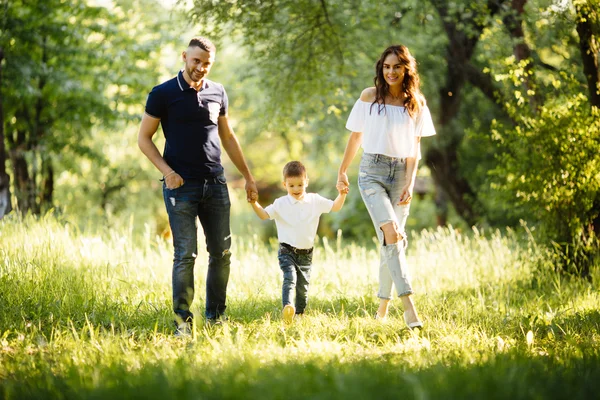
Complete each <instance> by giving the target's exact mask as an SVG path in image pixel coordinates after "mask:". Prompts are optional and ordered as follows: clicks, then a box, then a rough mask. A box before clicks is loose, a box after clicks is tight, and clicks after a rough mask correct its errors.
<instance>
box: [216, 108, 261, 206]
mask: <svg viewBox="0 0 600 400" xmlns="http://www.w3.org/2000/svg"><path fill="white" fill-rule="evenodd" d="M218 127H219V137H220V138H221V144H222V145H223V148H224V149H225V151H226V152H227V155H228V156H229V158H230V159H231V161H232V162H233V165H235V167H236V168H237V169H238V171H240V173H241V174H242V175H243V176H244V179H245V180H246V199H247V200H248V201H251V199H255V194H258V189H257V188H256V183H255V182H254V177H253V176H252V174H251V173H250V169H249V168H248V164H246V159H245V158H244V153H243V152H242V147H241V146H240V142H239V141H238V139H237V137H236V136H235V133H233V129H232V128H231V126H230V125H229V119H228V118H227V115H221V116H219V121H218Z"/></svg>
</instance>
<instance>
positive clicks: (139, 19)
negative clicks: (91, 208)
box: [0, 0, 162, 214]
mask: <svg viewBox="0 0 600 400" xmlns="http://www.w3.org/2000/svg"><path fill="white" fill-rule="evenodd" d="M152 10H154V11H155V12H157V15H162V14H161V12H160V7H159V6H158V5H157V4H156V3H154V2H152V1H150V0H148V1H131V0H122V1H115V2H114V8H112V9H110V10H109V9H107V8H105V7H96V6H90V5H88V4H87V2H86V1H84V0H70V1H59V0H34V1H22V0H14V1H11V2H9V3H8V5H7V6H6V7H5V9H4V18H3V19H2V26H1V28H2V31H1V35H0V48H2V49H3V50H4V56H5V64H4V69H3V72H4V73H5V76H4V79H3V80H2V86H1V87H0V90H1V93H2V98H3V99H4V100H5V103H4V114H3V115H4V121H5V124H4V125H3V126H4V128H5V130H4V136H5V137H4V139H5V142H6V144H7V150H8V155H9V159H10V166H11V169H12V175H13V188H14V193H15V197H16V200H17V202H16V206H17V209H18V210H19V211H21V212H32V213H34V214H37V213H40V212H42V211H44V210H45V209H47V208H49V207H51V206H52V198H53V192H54V186H55V175H56V173H55V168H56V161H57V158H65V157H74V156H84V157H89V158H92V159H94V160H98V161H100V160H102V159H103V157H104V155H103V154H99V153H94V152H93V151H92V150H91V149H90V148H89V147H87V146H84V145H82V142H83V140H82V139H83V138H84V137H86V136H88V135H90V134H91V131H92V127H93V126H97V125H99V124H102V125H104V126H106V127H110V126H111V124H112V123H114V122H115V121H118V120H121V119H127V118H131V113H132V112H134V113H135V114H136V116H137V113H139V108H135V107H133V106H134V105H137V104H139V103H140V102H142V101H143V100H142V99H143V97H144V96H145V94H146V93H147V83H146V82H148V81H156V79H157V72H156V71H158V68H157V67H156V65H157V62H158V57H157V56H156V53H155V51H156V50H157V49H158V46H157V43H158V41H159V40H160V39H162V38H161V36H160V33H159V32H160V31H159V30H158V29H156V26H155V25H158V24H159V23H160V20H159V21H153V22H152V23H148V22H147V21H148V19H144V18H143V16H144V15H149V14H151V13H152ZM136 12H137V13H136ZM146 79H148V81H146Z"/></svg>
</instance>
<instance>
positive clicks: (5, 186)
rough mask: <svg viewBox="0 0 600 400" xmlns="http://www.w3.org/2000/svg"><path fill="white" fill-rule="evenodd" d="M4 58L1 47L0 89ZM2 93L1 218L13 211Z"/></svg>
mask: <svg viewBox="0 0 600 400" xmlns="http://www.w3.org/2000/svg"><path fill="white" fill-rule="evenodd" d="M2 60H4V51H3V49H2V48H0V90H1V88H2ZM2 97H3V96H2V95H0V219H2V218H3V217H4V216H5V215H6V214H8V213H9V212H11V210H12V204H11V201H10V176H9V175H8V174H7V173H6V161H7V155H6V147H5V145H4V109H3V108H2Z"/></svg>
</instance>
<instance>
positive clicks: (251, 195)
mask: <svg viewBox="0 0 600 400" xmlns="http://www.w3.org/2000/svg"><path fill="white" fill-rule="evenodd" d="M245 189H246V201H247V202H248V203H256V201H257V200H258V189H257V188H256V183H254V182H252V181H246V187H245Z"/></svg>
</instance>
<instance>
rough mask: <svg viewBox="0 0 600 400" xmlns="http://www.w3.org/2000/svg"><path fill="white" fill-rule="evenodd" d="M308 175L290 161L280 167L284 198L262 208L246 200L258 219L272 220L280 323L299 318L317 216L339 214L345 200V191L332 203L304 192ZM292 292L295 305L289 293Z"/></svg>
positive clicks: (303, 306) (301, 310)
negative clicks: (280, 283)
mask: <svg viewBox="0 0 600 400" xmlns="http://www.w3.org/2000/svg"><path fill="white" fill-rule="evenodd" d="M307 186H308V176H307V174H306V168H305V167H304V165H303V164H302V163H301V162H300V161H290V162H289V163H287V164H286V165H285V167H284V168H283V187H285V188H286V190H287V193H288V194H287V196H283V197H280V198H278V199H275V201H274V202H273V204H271V205H269V206H267V207H266V208H262V207H261V205H260V204H259V203H258V202H257V201H256V200H257V196H253V197H252V198H251V199H250V203H251V204H252V208H253V209H254V212H255V213H256V215H258V216H259V217H260V219H263V220H265V219H273V220H275V225H276V226H277V238H278V239H279V251H278V252H277V256H278V258H279V267H280V268H281V270H282V271H283V288H282V303H283V320H284V322H286V323H288V324H289V323H291V322H292V320H293V319H294V315H295V314H296V315H302V314H303V313H304V309H305V308H306V302H307V300H308V285H309V281H310V269H311V264H312V253H313V242H314V240H315V235H316V234H317V227H318V225H319V217H320V216H321V214H323V213H328V212H330V211H339V210H340V209H341V208H342V206H343V205H344V201H345V200H346V194H347V193H348V189H347V188H343V189H341V190H339V194H338V196H337V198H336V199H335V200H329V199H326V198H324V197H322V196H320V195H318V194H316V193H306V187H307ZM294 289H296V301H295V306H294V305H292V291H293V290H294Z"/></svg>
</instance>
